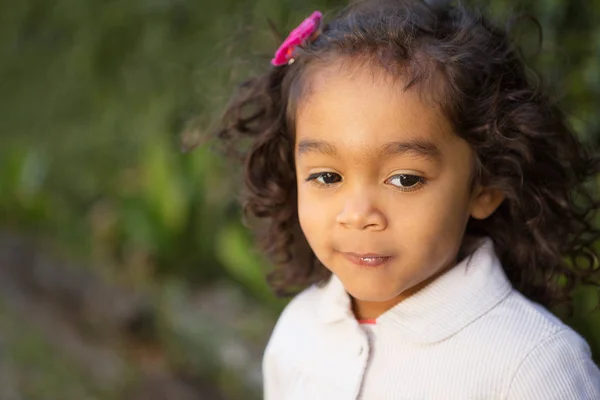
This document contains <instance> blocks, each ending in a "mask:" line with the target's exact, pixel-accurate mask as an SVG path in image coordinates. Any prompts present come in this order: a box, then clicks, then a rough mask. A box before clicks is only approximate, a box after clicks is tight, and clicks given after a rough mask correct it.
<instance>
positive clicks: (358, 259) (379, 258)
mask: <svg viewBox="0 0 600 400" xmlns="http://www.w3.org/2000/svg"><path fill="white" fill-rule="evenodd" d="M341 254H342V255H343V256H344V257H345V258H346V259H347V260H348V261H350V262H352V263H353V264H356V265H359V266H364V267H379V266H382V265H384V264H387V263H388V262H389V261H390V260H391V259H392V258H393V257H392V256H385V255H381V254H374V253H367V254H357V253H341Z"/></svg>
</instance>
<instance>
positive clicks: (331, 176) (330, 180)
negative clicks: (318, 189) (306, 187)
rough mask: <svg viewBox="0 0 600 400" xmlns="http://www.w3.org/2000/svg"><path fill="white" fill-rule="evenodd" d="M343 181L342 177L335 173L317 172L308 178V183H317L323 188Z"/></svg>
mask: <svg viewBox="0 0 600 400" xmlns="http://www.w3.org/2000/svg"><path fill="white" fill-rule="evenodd" d="M341 180H342V177H341V176H340V175H339V174H336V173H334V172H317V173H315V174H310V175H309V176H308V178H306V181H307V182H310V181H315V182H316V183H318V184H320V185H321V186H329V185H333V184H334V183H338V182H340V181H341Z"/></svg>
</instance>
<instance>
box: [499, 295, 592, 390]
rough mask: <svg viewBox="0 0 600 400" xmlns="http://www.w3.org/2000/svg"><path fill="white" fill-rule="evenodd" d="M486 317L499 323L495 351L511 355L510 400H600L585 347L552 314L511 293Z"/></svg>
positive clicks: (586, 345) (587, 346) (580, 339)
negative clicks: (500, 343)
mask: <svg viewBox="0 0 600 400" xmlns="http://www.w3.org/2000/svg"><path fill="white" fill-rule="evenodd" d="M489 317H491V318H494V319H496V320H497V321H499V324H498V325H499V326H497V327H496V328H498V329H500V330H501V332H502V334H500V335H499V340H501V341H502V345H501V346H499V347H501V348H502V349H503V350H504V351H506V352H505V354H512V357H511V363H510V368H509V371H508V372H509V381H508V392H509V397H508V398H509V399H513V398H514V399H521V398H527V399H540V400H541V399H597V398H600V371H599V370H598V367H597V366H596V365H595V364H594V362H593V361H592V358H591V352H590V347H589V345H588V344H587V342H586V341H585V340H584V339H583V338H582V337H581V336H580V335H579V334H578V333H577V332H575V331H574V330H573V329H571V328H570V327H569V326H567V325H566V324H564V323H563V322H562V321H561V320H560V319H559V318H557V317H556V316H554V315H553V314H552V313H551V312H550V311H548V310H547V309H545V308H544V307H542V306H541V305H539V304H536V303H534V302H532V301H530V300H528V299H527V298H525V297H524V296H523V295H521V294H520V293H518V292H516V291H515V292H513V293H511V295H509V296H508V297H507V298H506V299H505V301H503V302H502V303H501V304H499V305H498V307H496V309H494V310H492V311H491V313H490V315H489Z"/></svg>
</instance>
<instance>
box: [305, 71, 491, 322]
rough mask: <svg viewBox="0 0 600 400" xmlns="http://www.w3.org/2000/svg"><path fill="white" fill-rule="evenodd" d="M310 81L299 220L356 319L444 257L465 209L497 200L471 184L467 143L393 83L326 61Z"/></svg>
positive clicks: (478, 211) (459, 232) (392, 299)
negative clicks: (347, 297) (346, 295)
mask: <svg viewBox="0 0 600 400" xmlns="http://www.w3.org/2000/svg"><path fill="white" fill-rule="evenodd" d="M310 84H311V85H310V91H309V93H308V94H307V95H306V97H305V98H304V99H303V101H302V102H301V104H300V107H299V109H298V114H297V122H296V143H295V159H296V173H297V186H298V215H299V219H300V225H301V227H302V230H303V232H304V234H305V236H306V238H307V240H308V242H309V244H310V246H311V248H312V249H313V251H314V253H315V255H316V256H317V257H318V259H319V260H320V261H321V262H322V263H323V265H325V266H326V267H327V268H328V269H330V270H331V271H332V272H333V273H334V274H336V275H337V276H338V277H339V278H340V280H341V281H342V283H343V284H344V286H345V288H346V290H347V291H348V293H349V294H350V295H351V296H352V297H353V299H354V301H355V303H354V306H355V310H358V313H362V314H365V313H366V314H371V315H360V316H361V317H377V316H378V315H379V314H381V313H382V312H384V311H385V310H387V309H388V308H390V307H391V306H393V305H394V304H396V303H397V302H398V301H400V300H402V298H404V297H406V296H407V295H410V294H411V293H413V292H414V291H415V290H418V289H419V288H420V287H422V286H424V285H425V284H427V282H429V281H430V280H431V279H434V278H435V276H436V274H439V273H441V272H443V271H444V270H446V269H447V268H449V267H451V266H453V265H455V263H456V262H457V260H456V257H457V253H458V250H459V247H460V245H461V242H462V239H463V234H464V231H465V227H466V224H467V221H468V219H469V217H470V216H473V217H475V218H486V217H487V216H489V215H490V214H491V213H492V212H493V211H494V209H495V208H496V207H497V206H498V204H499V203H500V202H501V200H502V198H501V195H499V194H498V193H495V192H493V191H490V190H487V189H485V188H482V187H479V186H477V185H475V186H474V187H473V185H472V177H473V165H474V154H473V152H472V150H471V148H470V147H469V145H468V144H467V143H466V142H465V141H464V140H463V139H461V138H459V137H458V136H457V135H455V134H453V133H452V131H451V125H450V123H449V122H448V121H447V119H446V118H445V117H444V116H443V115H442V113H441V111H439V110H438V109H437V108H436V107H433V106H432V105H430V104H429V103H428V102H425V101H423V100H422V99H421V98H420V96H419V93H418V92H417V91H415V90H412V89H411V90H408V91H404V90H403V89H402V82H394V81H393V80H392V79H391V78H390V77H387V76H385V75H384V73H378V72H375V73H374V72H373V70H371V69H369V68H368V67H367V66H366V65H365V66H364V67H359V68H354V69H352V70H351V71H350V70H347V69H343V68H341V67H339V66H336V65H332V66H328V67H326V68H324V69H320V70H319V71H316V72H314V74H313V76H312V80H311V82H310ZM499 196H500V197H499ZM373 314H376V315H373Z"/></svg>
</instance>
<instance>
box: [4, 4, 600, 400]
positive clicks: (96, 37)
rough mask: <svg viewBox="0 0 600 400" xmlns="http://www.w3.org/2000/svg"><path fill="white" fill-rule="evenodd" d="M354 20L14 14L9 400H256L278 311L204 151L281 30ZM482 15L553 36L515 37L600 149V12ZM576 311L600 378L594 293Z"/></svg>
mask: <svg viewBox="0 0 600 400" xmlns="http://www.w3.org/2000/svg"><path fill="white" fill-rule="evenodd" d="M343 4H345V1H341V0H303V1H299V0H220V1H212V0H210V1H209V0H121V1H114V0H112V1H111V0H20V1H8V0H0V399H1V400H20V399H28V400H38V399H40V400H42V399H43V400H53V399H56V400H71V399H73V400H83V399H98V400H109V399H110V400H112V399H133V400H136V399H140V400H141V399H144V400H155V399H181V400H186V399H234V400H235V399H259V398H260V397H261V390H260V389H261V371H260V362H261V356H262V351H263V348H264V346H265V343H266V341H267V339H268V335H269V333H270V330H271V329H272V327H273V324H274V322H275V319H276V317H277V314H278V312H279V311H280V310H281V308H282V307H283V305H284V302H283V301H281V300H276V299H275V298H274V297H273V296H272V294H271V293H270V291H269V289H268V287H267V286H266V284H265V283H264V280H263V274H264V273H265V271H267V270H268V269H269V266H268V263H266V262H265V261H264V260H263V259H262V258H261V257H260V255H258V254H257V253H256V252H255V251H254V250H253V246H252V239H251V236H250V234H249V233H248V232H247V231H246V229H245V228H244V227H243V226H242V225H241V223H240V210H239V207H238V206H237V204H236V197H237V195H238V194H239V190H238V189H239V182H240V180H239V178H237V172H239V171H238V169H237V168H236V166H235V165H234V164H233V163H231V162H229V161H227V160H225V159H224V158H223V157H221V156H219V154H218V153H216V152H214V151H211V150H210V143H208V144H207V143H203V141H204V138H205V137H206V135H207V133H209V132H210V129H211V127H214V123H215V121H216V119H217V118H218V115H219V112H220V109H222V107H223V105H224V104H225V103H226V101H227V99H228V97H229V95H230V93H231V91H232V89H233V88H234V87H235V85H236V84H237V83H239V82H240V81H241V80H243V79H244V78H245V77H247V76H249V75H250V74H252V73H253V72H254V71H258V70H264V69H265V68H268V67H269V65H268V63H269V60H270V57H271V54H272V53H273V52H274V50H275V49H276V48H277V46H278V45H279V43H280V39H278V38H277V33H276V31H279V32H280V33H279V34H280V35H281V36H285V35H286V34H287V32H288V31H289V30H290V29H292V28H293V27H295V26H296V25H297V24H298V23H299V22H300V21H301V20H302V19H303V18H304V17H306V16H307V15H308V14H309V13H310V12H311V11H313V10H314V9H315V8H318V9H321V10H323V11H326V12H327V11H331V10H333V9H334V8H337V7H339V6H342V5H343ZM481 4H483V2H482V3H481ZM485 5H486V7H487V8H488V12H489V13H491V14H492V15H493V16H494V17H496V18H498V20H499V21H506V20H507V19H508V18H509V17H510V16H511V15H514V14H519V13H523V12H529V13H531V14H533V15H535V16H536V17H537V18H538V19H539V21H540V23H541V25H542V27H543V34H544V40H543V44H542V46H541V48H540V47H539V46H538V32H537V30H536V27H535V24H533V23H531V22H530V21H528V20H527V19H522V20H520V22H518V23H516V24H515V25H514V26H513V32H514V36H515V37H516V38H517V39H518V40H519V42H520V43H521V44H522V45H523V49H524V53H525V55H526V56H527V57H528V59H530V60H531V63H532V65H533V66H535V68H536V69H537V70H539V71H541V72H542V73H543V75H544V77H545V84H546V85H547V86H548V87H549V88H550V89H551V90H552V92H553V93H554V94H555V95H556V96H558V97H559V98H560V99H561V103H562V105H563V107H564V108H565V110H567V111H568V112H569V114H570V115H571V123H572V124H573V126H574V127H575V128H576V129H577V131H578V133H579V134H580V136H581V138H582V140H584V141H587V142H592V143H595V144H596V145H597V144H598V142H599V141H600V114H599V113H598V110H599V109H600V96H599V94H600V61H599V60H600V25H599V24H598V23H597V21H598V20H600V1H597V0H594V1H589V0H575V1H567V0H540V1H534V0H520V1H517V0H490V1H489V2H485ZM273 27H276V28H273ZM249 49H252V50H249ZM198 145H200V146H198ZM194 148H195V149H194ZM192 149H193V150H192ZM599 183H600V181H598V182H595V183H593V184H595V185H598V184H599ZM574 298H575V303H576V304H575V307H576V314H575V316H574V317H573V318H570V319H568V320H567V322H568V323H570V324H571V325H572V326H573V327H575V329H577V330H578V331H579V332H580V333H581V334H583V335H584V336H585V337H586V339H587V340H588V341H589V343H590V344H591V346H592V348H593V351H594V355H595V357H596V360H600V315H599V313H598V312H596V313H593V314H592V308H593V306H594V304H595V302H597V300H598V297H597V293H594V292H593V291H591V290H583V289H582V288H577V289H576V290H575V292H574Z"/></svg>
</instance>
